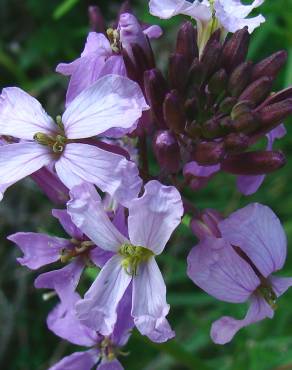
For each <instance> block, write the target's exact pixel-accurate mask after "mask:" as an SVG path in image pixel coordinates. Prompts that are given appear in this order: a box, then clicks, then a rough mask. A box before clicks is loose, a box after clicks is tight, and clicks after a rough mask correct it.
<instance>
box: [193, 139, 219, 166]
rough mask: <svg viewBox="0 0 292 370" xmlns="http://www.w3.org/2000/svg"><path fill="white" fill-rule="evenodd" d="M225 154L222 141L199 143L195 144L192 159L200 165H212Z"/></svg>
mask: <svg viewBox="0 0 292 370" xmlns="http://www.w3.org/2000/svg"><path fill="white" fill-rule="evenodd" d="M224 155H225V150H224V144H222V143H214V142H209V143H200V144H198V145H196V148H195V150H194V151H193V153H192V159H193V160H194V161H196V162H198V163H199V164H200V165H212V164H217V163H219V162H220V161H221V160H222V158H223V157H224Z"/></svg>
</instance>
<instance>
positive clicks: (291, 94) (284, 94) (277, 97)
mask: <svg viewBox="0 0 292 370" xmlns="http://www.w3.org/2000/svg"><path fill="white" fill-rule="evenodd" d="M290 98H291V99H292V87H287V88H286V89H283V90H281V91H279V92H277V93H273V94H271V95H270V96H269V97H268V98H267V99H266V100H265V101H264V102H263V103H262V104H261V105H259V106H258V107H257V108H256V110H257V111H258V110H261V109H262V108H263V107H266V106H268V105H272V104H274V103H279V102H281V101H283V100H286V99H290Z"/></svg>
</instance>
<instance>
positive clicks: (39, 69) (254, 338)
mask: <svg viewBox="0 0 292 370" xmlns="http://www.w3.org/2000/svg"><path fill="white" fill-rule="evenodd" d="M92 3H94V2H92ZM92 3H91V4H92ZM96 3H97V4H98V5H99V6H100V7H101V8H102V10H103V11H104V14H105V16H106V18H107V20H108V22H109V23H110V21H111V20H112V19H114V17H115V14H116V11H117V9H118V6H119V3H120V1H113V0H111V1H104V0H102V1H97V2H96ZM133 3H134V7H135V9H136V11H137V14H138V15H139V16H140V17H141V18H142V19H143V20H144V21H147V22H150V23H159V24H161V26H162V27H163V28H164V30H165V34H164V37H163V39H162V40H160V41H159V42H157V41H156V42H155V43H154V48H155V50H156V51H157V54H158V57H159V64H160V66H162V67H164V66H165V65H166V60H167V56H168V54H169V52H170V51H171V50H172V49H173V46H174V37H175V31H176V29H177V26H178V24H179V22H180V21H181V19H179V18H176V19H173V20H171V21H167V22H166V21H159V20H158V19H156V18H153V17H151V16H150V15H149V14H148V12H147V3H148V2H147V1H142V0H140V1H138V0H137V1H136V2H135V1H133ZM88 5H89V3H88V2H87V1H81V0H59V1H58V0H50V1H44V0H43V1H40V0H0V86H1V88H2V87H4V86H15V85H16V86H20V87H22V88H23V89H25V90H28V91H29V92H30V93H32V94H34V95H35V96H36V97H37V98H39V99H40V100H41V101H42V102H43V103H44V104H45V106H46V107H47V110H48V111H49V112H50V113H51V114H53V115H56V114H58V113H59V112H60V111H61V110H62V109H63V103H64V94H65V90H66V80H65V79H64V78H63V77H62V76H59V75H57V74H55V73H54V68H55V66H56V65H57V63H58V62H60V61H71V60H73V59H74V58H76V56H78V55H79V54H80V51H81V49H82V46H83V43H84V39H85V37H86V34H87V31H88V27H87V23H88V20H87V6H88ZM261 12H262V13H263V14H264V15H265V16H266V18H267V22H266V23H265V24H264V25H263V26H262V27H261V28H260V29H258V30H256V31H255V32H254V34H253V35H252V41H251V47H250V59H252V60H254V61H256V60H258V59H259V58H261V57H265V56H267V55H268V54H269V53H272V52H274V51H276V50H278V49H283V48H284V49H287V50H288V53H289V60H288V63H287V65H286V68H285V69H284V71H283V72H282V73H281V75H280V77H279V79H278V81H277V84H276V86H275V88H277V89H280V88H283V87H287V86H289V85H290V84H292V0H266V1H265V4H264V6H262V7H261ZM158 51H159V53H158ZM290 121H291V119H290ZM291 123H292V122H287V125H286V127H287V128H288V135H287V136H286V138H285V139H284V140H281V141H280V142H278V143H277V147H278V148H281V149H282V150H283V151H284V152H285V153H286V155H287V158H288V163H287V165H286V167H284V168H283V169H282V170H280V171H278V172H277V173H275V174H273V175H269V176H268V177H267V179H266V181H265V183H264V185H263V186H262V188H261V189H260V191H259V192H258V193H257V194H256V195H254V196H251V197H248V198H245V197H242V196H241V195H240V194H239V193H238V192H237V191H236V189H235V186H234V185H235V181H234V178H233V177H231V176H226V175H218V176H217V177H216V178H214V180H213V181H212V182H211V183H210V184H209V185H208V187H207V188H206V189H204V190H203V191H200V192H198V193H195V194H191V198H192V200H193V202H194V204H195V205H196V206H197V207H199V208H205V207H212V208H216V209H219V210H220V211H222V212H224V213H225V214H228V213H229V212H231V211H233V210H234V209H236V208H238V207H240V206H242V205H245V204H247V203H249V202H253V201H257V202H261V203H264V204H267V205H269V206H270V207H272V208H273V209H274V211H275V212H276V213H277V214H278V215H279V217H280V218H281V220H282V221H283V224H284V227H285V229H286V231H287V234H288V240H289V249H288V259H287V263H286V265H285V268H284V271H283V273H282V275H284V276H292V191H291V184H292V171H291V160H292V146H291V144H292V130H291V128H290V127H289V125H290V124H291ZM187 223H188V220H187V219H185V220H184V223H183V225H182V226H181V227H180V229H179V230H178V232H177V233H176V234H175V236H174V238H173V242H172V243H171V245H170V246H169V248H168V253H166V254H164V255H162V256H161V257H160V258H159V264H160V266H161V268H162V270H163V274H164V276H165V279H166V282H167V285H168V301H169V303H170V304H171V313H170V315H169V318H170V322H171V324H172V325H173V327H174V328H175V329H176V332H177V337H176V339H175V340H174V341H171V342H169V343H167V344H163V345H156V344H152V343H150V342H149V341H148V340H147V339H145V338H142V337H141V336H140V335H138V333H136V332H134V335H133V337H132V339H131V340H130V342H129V344H128V346H127V348H126V350H127V351H129V355H128V356H127V357H124V358H122V362H123V364H124V366H125V369H127V370H175V369H176V370H184V369H193V370H207V369H220V370H284V369H285V370H289V369H292V304H291V303H292V291H290V292H288V293H287V294H286V295H284V296H283V297H282V298H281V299H280V300H279V302H278V309H277V311H276V314H275V318H274V320H265V321H264V322H262V323H260V324H257V325H253V326H250V327H249V328H247V329H244V330H242V331H241V332H240V333H239V334H238V335H237V336H236V337H235V339H234V340H233V342H232V343H231V344H229V345H226V346H224V347H221V346H216V345H214V344H212V342H211V341H210V338H209V329H210V325H211V323H212V321H213V320H215V319H217V318H218V317H219V316H221V315H234V316H236V317H238V318H240V317H242V316H243V314H244V312H245V308H246V307H245V306H244V305H243V306H240V305H232V304H227V303H222V302H218V301H216V300H215V299H213V298H212V297H209V296H207V295H206V294H205V293H203V292H202V291H201V290H199V289H198V288H196V287H195V286H194V285H193V284H192V283H191V282H190V281H189V280H188V278H187V276H186V274H185V270H186V256H187V253H188V251H189V249H190V247H191V246H192V245H194V244H195V243H196V240H195V238H194V237H193V236H192V235H191V233H190V232H189V230H188V227H187ZM16 231H39V232H49V233H54V234H57V235H60V236H61V235H62V233H63V231H62V230H61V229H60V227H59V226H58V225H57V223H56V221H55V220H54V219H53V218H52V217H51V216H50V204H49V203H48V201H47V200H46V199H45V197H44V196H43V195H42V194H41V193H40V192H39V191H38V189H37V188H36V187H35V185H34V184H33V183H32V182H31V181H30V180H26V181H23V182H22V183H21V184H17V185H16V186H13V188H12V189H10V190H9V191H8V192H7V196H6V198H5V200H4V201H3V202H2V203H1V204H0V236H1V248H0V258H1V263H0V282H1V287H0V325H1V326H0V328H1V330H0V368H1V370H45V369H47V368H48V367H49V366H50V365H52V364H53V363H54V362H56V361H57V360H58V359H59V358H61V357H62V356H64V355H66V354H69V353H71V352H72V351H74V350H78V349H79V348H77V347H73V346H70V345H69V344H67V343H65V342H62V341H60V340H59V339H58V338H56V337H54V336H53V334H51V333H50V332H48V331H47V329H46V325H45V319H46V315H47V313H48V312H49V310H50V309H51V308H52V307H53V305H54V303H55V301H54V299H52V300H49V301H47V302H43V300H42V292H40V291H37V290H35V289H34V288H33V280H34V278H35V276H36V274H35V273H32V272H30V271H28V270H27V269H25V268H21V267H19V266H18V264H17V262H16V261H15V258H16V256H19V252H18V251H17V250H16V248H15V247H13V246H12V245H11V243H8V242H7V241H6V240H5V236H7V235H8V234H10V233H12V232H16ZM94 273H95V272H94V271H93V270H92V271H91V270H88V271H87V278H88V284H89V283H90V279H91V278H92V276H93V275H94Z"/></svg>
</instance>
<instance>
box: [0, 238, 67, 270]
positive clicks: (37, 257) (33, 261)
mask: <svg viewBox="0 0 292 370" xmlns="http://www.w3.org/2000/svg"><path fill="white" fill-rule="evenodd" d="M7 239H8V240H11V241H12V242H13V243H15V244H16V245H17V246H18V247H19V248H20V249H21V250H22V252H23V253H24V256H23V257H21V258H18V259H17V261H18V262H19V263H20V264H21V265H23V266H27V267H28V268H30V269H32V270H36V269H38V268H40V267H42V266H45V265H48V264H50V263H53V262H55V261H58V260H59V258H60V253H61V250H62V249H63V248H66V247H68V244H69V242H68V240H66V239H62V238H57V237H53V236H49V235H46V234H38V233H16V234H13V235H10V236H8V237H7Z"/></svg>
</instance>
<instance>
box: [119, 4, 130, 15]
mask: <svg viewBox="0 0 292 370" xmlns="http://www.w3.org/2000/svg"><path fill="white" fill-rule="evenodd" d="M123 13H132V7H131V2H130V1H129V0H126V1H123V2H122V5H121V6H120V9H119V15H121V14H123Z"/></svg>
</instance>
